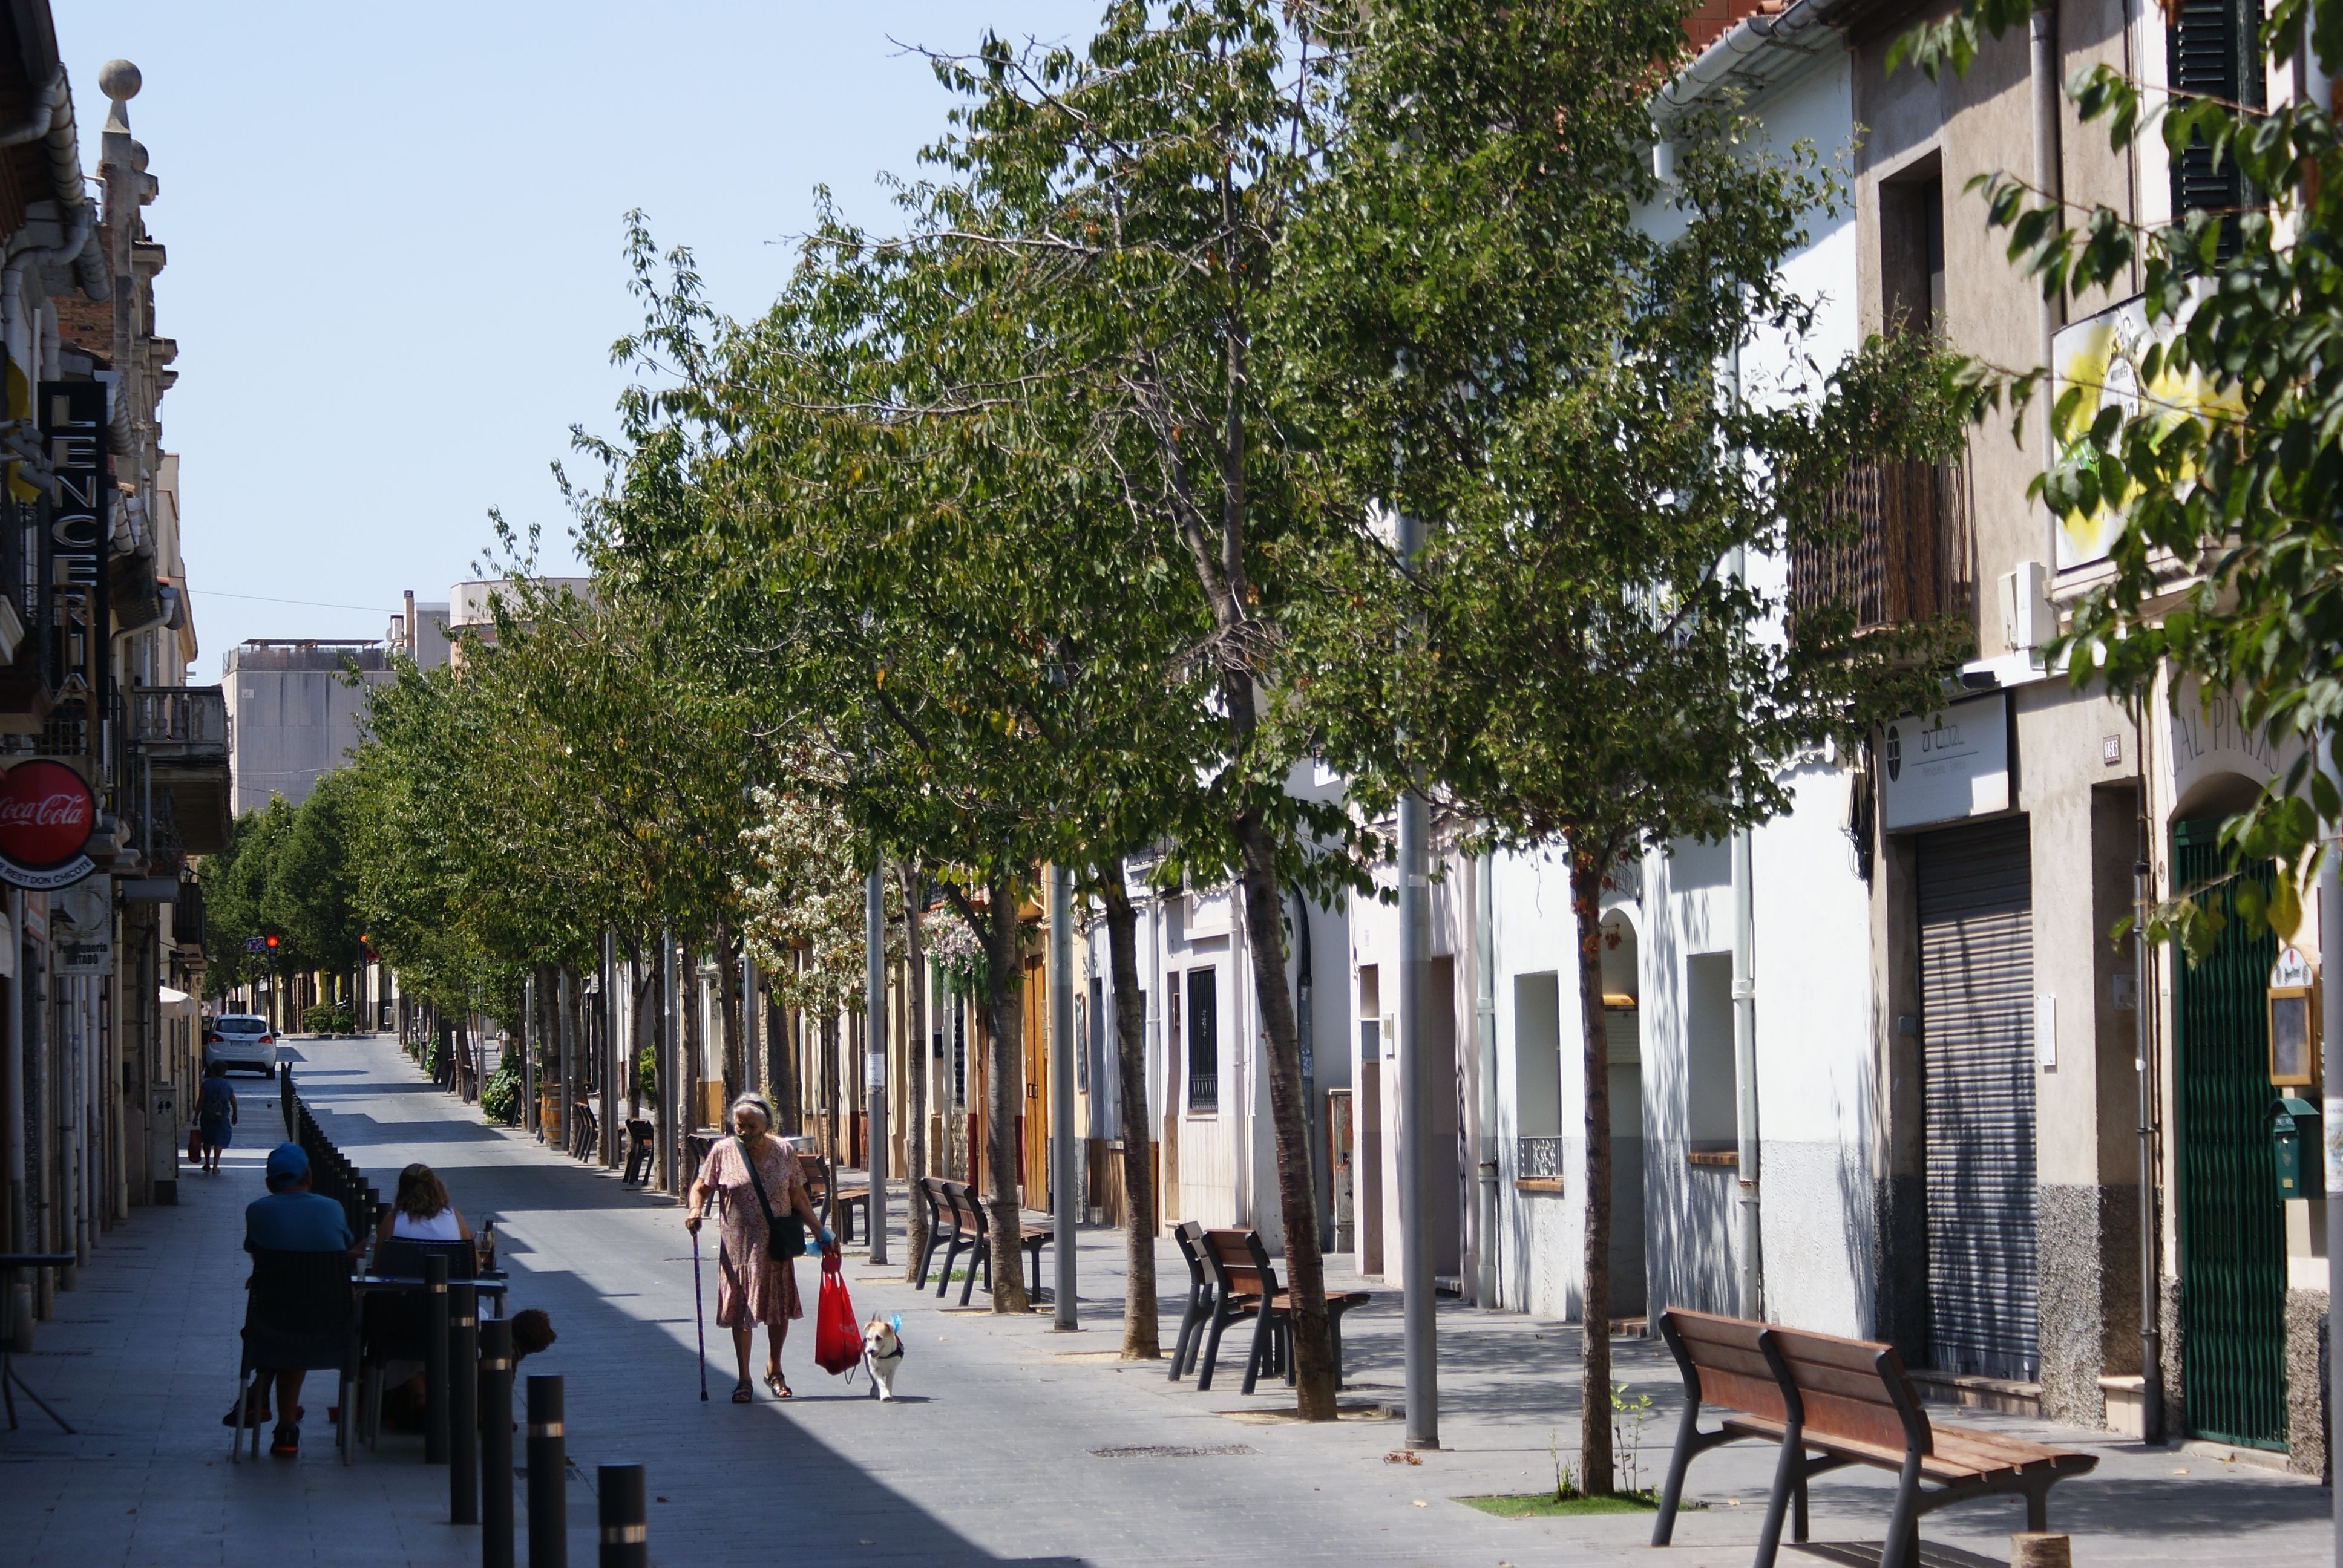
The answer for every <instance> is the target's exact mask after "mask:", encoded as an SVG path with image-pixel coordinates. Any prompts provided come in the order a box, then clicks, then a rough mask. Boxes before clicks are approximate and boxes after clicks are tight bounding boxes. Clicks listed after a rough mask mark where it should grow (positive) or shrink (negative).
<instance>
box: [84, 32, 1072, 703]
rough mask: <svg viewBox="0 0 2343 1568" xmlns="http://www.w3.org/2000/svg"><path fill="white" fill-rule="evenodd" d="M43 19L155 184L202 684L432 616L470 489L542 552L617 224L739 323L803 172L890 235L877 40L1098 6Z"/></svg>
mask: <svg viewBox="0 0 2343 1568" xmlns="http://www.w3.org/2000/svg"><path fill="white" fill-rule="evenodd" d="M52 3H53V5H55V15H56V21H57V33H58V41H59V45H60V46H61V48H62V50H63V52H64V55H65V64H66V66H67V68H68V69H69V70H70V71H71V72H72V75H73V85H74V98H75V106H76V108H77V110H78V112H79V115H80V117H81V122H82V127H83V137H84V142H83V150H84V160H85V164H86V165H89V166H95V163H96V133H97V129H98V127H99V126H102V125H103V124H104V122H105V116H106V97H105V95H103V94H102V93H100V92H99V91H98V90H97V74H98V67H99V66H100V65H103V64H104V63H105V62H106V61H107V60H109V59H112V58H114V57H116V56H117V55H119V56H123V57H125V58H127V59H130V60H132V61H134V62H136V64H137V65H138V67H139V69H140V70H141V72H143V73H144V75H145V77H146V85H145V88H144V90H143V91H142V92H141V93H140V94H139V95H138V96H137V97H136V98H135V99H134V100H132V102H131V105H130V123H131V129H132V130H133V132H134V133H135V134H136V136H137V137H138V139H139V140H140V141H142V142H144V143H145V144H146V148H147V151H148V153H149V155H150V156H151V158H152V162H151V163H150V165H149V172H150V173H152V174H153V175H154V176H156V177H157V178H158V179H159V180H160V181H161V182H162V194H161V196H160V197H159V198H158V199H157V200H156V202H155V203H154V204H153V205H152V206H149V207H148V208H147V223H148V226H150V228H151V229H152V230H153V231H154V233H155V235H156V237H157V238H158V239H160V240H161V241H162V242H163V244H164V245H165V246H166V248H167V250H168V254H169V266H168V267H167V268H166V271H165V272H164V274H163V276H161V277H160V278H159V279H158V280H157V282H156V297H157V301H158V317H159V319H158V330H159V331H161V332H162V333H163V334H164V335H165V336H166V337H174V338H176V339H177V341H178V344H179V357H178V363H177V369H178V372H179V383H178V386H177V387H176V388H175V389H174V390H173V391H172V392H171V393H170V395H169V396H168V397H166V399H165V400H164V403H163V413H162V418H163V433H164V440H165V444H166V447H168V448H169V449H171V450H174V451H176V452H178V453H179V454H180V455H181V462H182V465H183V468H182V473H183V490H184V498H185V503H186V536H185V538H186V557H187V565H188V574H189V578H190V580H191V582H192V584H193V586H194V588H195V602H196V632H197V635H198V637H199V638H200V639H201V641H202V644H203V651H202V655H201V658H200V661H199V663H198V665H197V667H196V678H198V679H201V680H211V679H216V678H217V671H218V669H219V659H220V655H221V654H222V653H223V652H225V651H226V649H227V648H231V647H233V646H234V645H235V644H236V643H237V642H240V641H242V640H244V639H246V638H256V637H364V638H375V637H379V636H380V635H382V631H383V628H384V626H385V623H386V620H387V616H388V613H389V611H390V610H391V608H393V607H395V606H396V605H397V603H398V599H399V594H400V592H401V591H402V590H403V589H406V588H413V589H415V590H416V591H417V594H418V595H419V596H420V597H422V598H426V599H436V598H444V597H446V593H447V585H448V584H449V583H451V582H454V581H457V580H459V579H461V578H467V577H469V576H471V575H472V570H471V567H472V562H473V561H474V560H475V559H476V558H478V555H479V552H480V550H481V548H482V547H483V545H484V544H486V542H487V541H488V538H489V534H488V523H487V521H486V518H487V513H488V508H490V507H492V506H493V507H500V508H503V510H504V513H505V515H506V517H507V518H509V519H511V520H512V521H513V522H514V523H515V524H516V525H526V524H528V523H529V522H537V523H539V524H541V525H543V527H544V530H545V535H546V538H547V551H546V566H547V568H548V569H552V570H558V569H561V568H563V567H564V566H565V565H566V564H567V563H568V560H569V556H568V542H567V535H566V533H565V529H566V527H567V516H566V514H565V512H564V511H563V508H562V507H561V504H560V500H559V498H558V495H557V494H556V493H555V491H554V488H553V485H552V482H551V479H550V477H549V474H548V464H550V463H551V462H553V461H555V460H557V459H560V458H563V457H567V456H568V432H569V427H570V426H571V425H572V424H577V423H583V424H585V425H587V426H588V427H592V428H598V429H601V430H606V431H607V430H608V429H609V428H610V427H611V425H612V419H611V416H610V409H611V405H612V401H613V398H614V397H615V394H616V393H617V391H618V387H619V385H620V379H621V378H620V376H619V373H618V371H617V370H616V369H614V368H613V367H611V366H610V365H609V364H608V347H609V345H610V343H611V341H612V339H614V338H616V337H618V336H619V335H620V334H621V333H623V332H624V331H626V330H627V329H628V327H629V326H631V325H632V323H633V320H634V316H633V312H632V308H631V301H630V300H629V299H628V297H627V294H626V292H625V276H624V271H623V267H622V264H621V256H620V249H619V246H620V240H621V230H620V223H621V218H622V216H623V215H624V214H625V213H626V211H627V210H628V208H630V207H637V206H639V207H641V208H642V209H643V210H644V211H645V212H646V213H648V214H649V216H650V219H651V222H652V224H653V226H654V229H655V232H656V233H657V235H658V236H659V240H660V242H661V243H662V244H663V245H673V244H688V245H689V246H692V247H693V248H694V249H695V250H696V251H697V252H698V254H699V263H700V267H701V271H702V273H703V274H704V276H705V277H706V279H707V283H708V286H709V293H710V295H711V297H713V299H714V300H715V302H716V304H717V305H718V306H719V307H720V308H722V309H725V310H727V311H729V312H731V313H733V314H735V315H742V316H745V315H749V314H752V313H754V312H755V311H757V310H759V308H761V307H763V306H764V305H765V304H766V303H767V302H769V300H770V299H771V297H772V296H773V294H774V292H775V290H776V289H777V288H778V286H779V283H780V281H781V279H782V278H783V277H784V276H786V274H787V270H788V268H789V265H790V263H791V261H792V259H793V257H794V250H793V247H792V245H791V243H790V241H791V236H795V235H798V234H800V233H802V232H803V231H804V230H805V229H806V228H807V227H808V226H809V221H810V214H811V210H812V201H811V192H812V189H813V187H814V186H816V185H818V184H826V185H828V186H830V187H831V188H832V189H833V190H834V191H835V192H836V194H837V196H838V197H839V198H840V201H841V203H842V204H843V205H844V206H846V209H847V211H848V212H849V214H850V215H851V216H855V217H857V218H860V219H862V220H863V221H866V222H870V223H874V224H875V223H880V222H884V221H886V220H887V218H888V211H887V207H886V205H885V201H886V198H885V196H884V195H883V194H882V193H881V192H880V189H879V187H878V186H877V184H876V180H877V176H879V175H880V174H881V173H882V172H888V171H891V172H895V173H899V174H910V173H911V172H912V171H913V170H914V167H915V162H914V159H915V155H916V153H917V151H918V149H919V147H920V145H921V144H922V143H923V142H925V141H927V140H929V139H930V138H931V137H932V136H934V135H935V133H936V132H937V131H938V130H939V129H940V126H941V125H942V116H943V112H944V109H945V107H946V102H947V100H946V98H945V96H944V95H943V93H942V91H941V90H940V88H939V87H938V86H937V85H936V84H935V82H934V79H933V77H932V76H931V75H930V72H929V69H928V65H927V63H926V62H925V61H924V60H921V59H920V58H918V57H916V56H914V55H907V54H905V53H904V52H902V50H901V49H900V48H899V47H898V45H896V44H895V43H893V42H890V39H897V40H901V41H903V42H904V43H917V44H920V45H929V46H931V47H938V48H947V49H962V48H966V47H968V46H969V45H972V44H973V43H974V42H975V41H976V39H977V38H978V37H979V36H980V34H981V33H982V31H983V29H984V28H985V27H986V26H987V25H990V26H991V27H994V28H996V29H998V30H999V31H1001V33H1003V34H1005V35H1011V36H1024V35H1038V36H1040V37H1041V38H1043V39H1046V40H1050V41H1059V40H1070V39H1071V40H1080V39H1081V38H1084V37H1087V36H1088V35H1089V33H1090V31H1091V25H1092V24H1093V23H1094V22H1095V20H1096V18H1097V15H1098V13H1099V11H1100V10H1101V4H1100V0H860V3H859V4H858V3H853V0H849V3H846V4H836V3H831V4H810V3H807V0H767V3H765V4H761V5H759V4H748V3H732V0H689V3H688V4H667V5H642V4H640V3H639V0H637V3H635V4H627V5H621V4H613V3H607V0H559V3H548V0H476V3H475V4H471V5H447V4H435V3H418V4H413V5H397V6H387V5H386V6H363V7H362V6H355V5H318V4H317V3H315V0H304V3H301V4H262V3H258V0H214V3H211V4H205V5H193V4H189V3H188V0H52ZM229 594H236V595H246V596H255V597H248V598H228V597H226V596H227V595H229ZM268 599H292V600H305V601H313V602H311V603H308V604H282V603H269V602H264V601H265V600H268ZM324 605H340V606H355V607H358V608H323V606H324Z"/></svg>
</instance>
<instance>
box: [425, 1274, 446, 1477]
mask: <svg viewBox="0 0 2343 1568" xmlns="http://www.w3.org/2000/svg"><path fill="white" fill-rule="evenodd" d="M423 1462H424V1463H426V1464H445V1463H447V1257H446V1255H445V1254H444V1253H440V1254H434V1255H432V1256H430V1257H427V1258H425V1259H424V1260H423Z"/></svg>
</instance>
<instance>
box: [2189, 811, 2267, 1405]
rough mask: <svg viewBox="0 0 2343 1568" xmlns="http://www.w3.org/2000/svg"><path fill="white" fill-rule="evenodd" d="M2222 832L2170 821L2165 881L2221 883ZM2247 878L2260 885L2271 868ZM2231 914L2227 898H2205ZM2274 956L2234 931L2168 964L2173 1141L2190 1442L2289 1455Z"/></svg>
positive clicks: (2263, 942)
mask: <svg viewBox="0 0 2343 1568" xmlns="http://www.w3.org/2000/svg"><path fill="white" fill-rule="evenodd" d="M2218 828H2219V823H2218V822H2217V821H2213V820H2200V821H2191V822H2176V823H2174V824H2173V829H2172V851H2173V855H2172V859H2173V882H2174V885H2175V886H2176V887H2177V888H2183V889H2185V888H2189V887H2194V886H2197V885H2200V884H2202V883H2205V882H2208V881H2211V880H2213V879H2215V878H2217V877H2220V876H2222V875H2223V874H2224V873H2226V872H2227V870H2228V869H2229V867H2228V859H2227V854H2226V853H2225V852H2224V851H2223V850H2222V849H2221V847H2220V845H2219V844H2218V842H2217V838H2216V835H2217V830H2218ZM2250 874H2252V875H2254V876H2256V877H2258V878H2259V879H2260V880H2261V881H2262V882H2263V884H2264V885H2265V886H2267V885H2268V883H2269V880H2270V868H2269V866H2268V863H2267V862H2263V863H2261V864H2259V865H2258V866H2256V867H2255V868H2253V869H2252V871H2251V873H2250ZM2208 897H2209V898H2210V899H2211V900H2213V901H2214V907H2215V908H2217V909H2219V910H2221V911H2222V912H2223V913H2224V914H2227V913H2228V912H2229V892H2228V890H2227V888H2224V889H2222V890H2220V891H2218V892H2217V893H2214V894H2211V895H2208ZM2277 957H2278V943H2277V940H2276V939H2274V938H2273V937H2271V935H2270V934H2269V932H2268V930H2267V929H2264V930H2260V931H2258V932H2256V933H2253V934H2250V935H2248V934H2247V932H2246V931H2245V930H2244V929H2243V928H2242V927H2241V926H2240V925H2238V924H2237V923H2236V922H2235V921H2234V920H2233V921H2232V922H2231V923H2230V924H2229V925H2227V926H2226V927H2224V928H2223V929H2222V931H2221V935H2220V939H2219V940H2218V941H2217V942H2216V943H2215V945H2214V948H2213V951H2212V953H2211V954H2210V955H2209V956H2208V957H2207V958H2206V959H2205V960H2204V961H2203V962H2202V963H2199V964H2197V965H2196V966H2194V967H2193V968H2192V967H2191V966H2190V965H2189V964H2188V963H2187V960H2185V959H2177V960H2176V961H2175V964H2174V971H2175V980H2176V983H2177V988H2178V996H2177V1007H2176V1009H2175V1011H2176V1012H2177V1015H2178V1025H2179V1027H2178V1030H2177V1038H2176V1040H2175V1044H2176V1047H2177V1050H2176V1051H2175V1053H2174V1058H2173V1068H2174V1074H2175V1078H2176V1080H2177V1087H2178V1100H2179V1105H2178V1107H2177V1110H2178V1112H2179V1137H2180V1182H2179V1206H2180V1362H2181V1377H2182V1387H2183V1390H2184V1393H2185V1397H2186V1399H2187V1418H2188V1430H2189V1432H2191V1433H2193V1434H2194V1435H2196V1436H2198V1437H2208V1438H2213V1439H2217V1440H2218V1441H2220V1442H2236V1443H2245V1444H2249V1445H2251V1446H2253V1447H2256V1448H2284V1447H2285V1446H2286V1238H2285V1231H2284V1229H2283V1220H2282V1213H2281V1211H2280V1209H2279V1206H2278V1172H2277V1171H2276V1169H2275V1168H2274V1165H2273V1163H2272V1160H2271V1153H2270V1134H2269V1105H2270V1101H2271V1099H2272V1098H2273V1094H2274V1091H2272V1090H2271V1088H2270V1082H2269V1021H2268V1012H2267V1011H2266V1010H2265V1000H2264V999H2265V990H2266V988H2267V987H2268V984H2269V972H2270V965H2271V963H2272V962H2273V961H2274V960H2276V959H2277Z"/></svg>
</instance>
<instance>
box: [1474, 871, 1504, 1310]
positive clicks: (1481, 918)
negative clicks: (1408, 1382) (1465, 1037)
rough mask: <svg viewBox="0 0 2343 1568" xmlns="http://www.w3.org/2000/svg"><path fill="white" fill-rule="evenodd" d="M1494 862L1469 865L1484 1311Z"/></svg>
mask: <svg viewBox="0 0 2343 1568" xmlns="http://www.w3.org/2000/svg"><path fill="white" fill-rule="evenodd" d="M1495 865H1496V859H1495V857H1494V856H1491V855H1478V856H1475V857H1474V858H1473V1046H1474V1050H1473V1076H1475V1077H1476V1078H1478V1079H1479V1080H1480V1084H1479V1086H1478V1087H1479V1090H1480V1092H1479V1093H1478V1094H1476V1095H1475V1096H1474V1097H1473V1101H1474V1103H1475V1105H1476V1106H1477V1107H1478V1109H1479V1111H1480V1122H1481V1127H1480V1144H1481V1158H1480V1160H1479V1161H1478V1164H1479V1167H1480V1169H1479V1175H1480V1178H1481V1183H1480V1193H1481V1215H1480V1219H1481V1222H1480V1225H1479V1231H1480V1237H1479V1241H1480V1245H1479V1246H1478V1247H1476V1248H1475V1249H1474V1256H1473V1305H1474V1306H1476V1307H1479V1308H1480V1309H1481V1310H1482V1311H1483V1312H1495V1311H1496V1310H1497V1305H1498V1296H1499V1295H1500V1293H1501V1292H1500V1290H1499V1286H1498V1282H1497V1262H1498V1257H1497V1236H1498V1232H1499V1231H1500V1229H1501V1227H1502V1226H1503V1219H1502V1217H1501V1216H1502V1211H1501V1209H1500V1208H1499V1205H1498V1201H1497V1176H1498V1172H1499V1167H1498V1161H1497V918H1496V909H1497V893H1496V878H1495V877H1494V875H1493V868H1494V867H1495Z"/></svg>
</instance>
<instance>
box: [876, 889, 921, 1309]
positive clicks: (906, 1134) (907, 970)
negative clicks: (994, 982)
mask: <svg viewBox="0 0 2343 1568" xmlns="http://www.w3.org/2000/svg"><path fill="white" fill-rule="evenodd" d="M902 870H903V1036H904V1043H905V1044H906V1045H907V1046H908V1047H909V1048H910V1049H909V1050H908V1051H907V1053H906V1055H905V1060H904V1063H903V1069H904V1070H903V1093H904V1099H905V1101H907V1103H906V1104H905V1105H904V1107H903V1175H904V1177H905V1178H906V1179H907V1180H908V1181H910V1202H909V1203H907V1204H905V1205H904V1211H903V1212H904V1221H903V1278H905V1279H907V1280H910V1279H916V1278H918V1277H919V1273H920V1260H921V1259H923V1258H925V1257H926V1256H927V1251H928V1206H927V1205H926V1204H925V1203H923V1202H921V1201H920V1181H921V1180H922V1179H924V1178H925V1177H926V1175H927V1174H928V1079H929V1076H930V1074H931V1073H932V1072H933V1071H934V1061H933V1060H932V1058H930V1055H929V1054H928V964H927V957H926V954H925V953H924V951H923V950H921V948H920V866H919V862H918V861H917V860H906V861H904V862H903V867H902ZM873 1190H874V1191H875V1190H876V1189H875V1188H874V1189H873Z"/></svg>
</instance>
